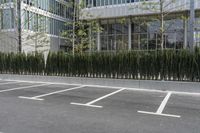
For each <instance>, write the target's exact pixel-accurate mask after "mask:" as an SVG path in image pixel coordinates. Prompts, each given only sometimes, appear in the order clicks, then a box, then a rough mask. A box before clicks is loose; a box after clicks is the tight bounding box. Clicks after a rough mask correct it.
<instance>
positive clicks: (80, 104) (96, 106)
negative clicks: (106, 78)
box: [71, 103, 102, 108]
mask: <svg viewBox="0 0 200 133" xmlns="http://www.w3.org/2000/svg"><path fill="white" fill-rule="evenodd" d="M71 104H73V105H79V106H87V107H93V108H102V106H98V105H89V104H82V103H71Z"/></svg>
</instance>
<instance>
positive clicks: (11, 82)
mask: <svg viewBox="0 0 200 133" xmlns="http://www.w3.org/2000/svg"><path fill="white" fill-rule="evenodd" d="M17 83H20V82H18V81H15V82H6V83H0V85H8V84H17Z"/></svg>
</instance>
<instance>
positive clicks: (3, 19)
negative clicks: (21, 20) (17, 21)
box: [0, 8, 14, 29]
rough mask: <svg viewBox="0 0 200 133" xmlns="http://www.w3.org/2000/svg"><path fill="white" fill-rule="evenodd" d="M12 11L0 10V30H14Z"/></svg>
mask: <svg viewBox="0 0 200 133" xmlns="http://www.w3.org/2000/svg"><path fill="white" fill-rule="evenodd" d="M13 15H14V13H13V9H10V8H9V9H0V29H13V28H14V20H13V18H14V16H13Z"/></svg>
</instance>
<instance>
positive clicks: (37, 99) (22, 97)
mask: <svg viewBox="0 0 200 133" xmlns="http://www.w3.org/2000/svg"><path fill="white" fill-rule="evenodd" d="M19 98H21V99H29V100H36V101H43V100H44V99H40V98H34V97H24V96H19Z"/></svg>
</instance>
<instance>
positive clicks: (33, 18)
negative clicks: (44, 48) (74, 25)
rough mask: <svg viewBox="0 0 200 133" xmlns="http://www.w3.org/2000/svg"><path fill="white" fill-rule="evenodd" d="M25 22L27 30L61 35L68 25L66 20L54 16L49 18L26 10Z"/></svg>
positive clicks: (24, 26) (24, 25)
mask: <svg viewBox="0 0 200 133" xmlns="http://www.w3.org/2000/svg"><path fill="white" fill-rule="evenodd" d="M23 14H24V17H23V18H24V24H23V25H22V26H23V28H24V29H25V30H30V31H36V32H37V31H39V32H45V33H48V34H51V35H56V36H58V35H60V34H61V33H62V32H63V31H64V30H67V29H68V27H67V26H66V25H65V22H63V21H59V20H56V19H53V18H49V17H46V16H43V15H39V14H37V13H33V12H30V11H26V10H24V13H23Z"/></svg>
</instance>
